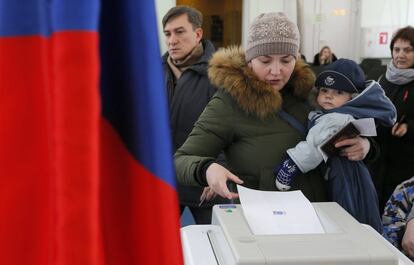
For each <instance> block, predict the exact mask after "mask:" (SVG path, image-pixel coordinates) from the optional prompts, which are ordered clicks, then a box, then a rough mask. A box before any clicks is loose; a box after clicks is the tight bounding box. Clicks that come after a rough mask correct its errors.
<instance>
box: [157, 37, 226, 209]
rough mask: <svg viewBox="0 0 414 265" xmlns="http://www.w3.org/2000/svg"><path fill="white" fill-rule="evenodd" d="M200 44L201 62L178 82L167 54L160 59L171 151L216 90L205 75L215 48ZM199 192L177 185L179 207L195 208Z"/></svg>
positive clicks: (186, 132) (196, 188)
mask: <svg viewBox="0 0 414 265" xmlns="http://www.w3.org/2000/svg"><path fill="white" fill-rule="evenodd" d="M202 44H203V48H204V53H203V55H202V56H201V58H200V60H199V61H198V62H196V63H195V64H194V65H192V66H190V67H189V68H188V69H186V70H185V71H184V72H183V73H182V75H181V77H180V79H178V80H177V81H176V80H175V76H174V74H173V72H172V71H171V69H170V67H169V65H168V63H167V58H168V53H166V54H164V55H163V57H162V62H163V68H164V73H165V81H166V87H167V95H168V104H169V109H170V123H171V126H170V127H171V137H172V141H173V148H174V149H173V150H174V152H175V151H176V150H177V149H178V148H179V147H180V146H181V145H182V144H183V143H184V142H185V140H186V139H187V137H188V135H189V134H190V132H191V131H192V129H193V126H194V123H195V122H196V121H197V120H198V117H199V116H200V114H201V112H203V110H204V108H205V106H206V105H207V103H208V102H209V101H210V98H211V97H212V96H213V95H214V93H215V92H216V88H215V87H214V86H213V85H212V84H211V83H210V81H209V79H208V76H207V69H208V61H209V59H210V58H211V56H212V55H213V53H214V52H215V48H214V46H213V44H212V43H211V42H210V41H208V40H202ZM175 82H176V85H175V86H174V83H175ZM202 191H203V188H201V187H191V186H182V185H178V194H179V197H180V204H181V205H188V206H198V204H199V202H200V195H201V193H202ZM223 202H225V201H223ZM211 203H212V202H205V203H203V206H211Z"/></svg>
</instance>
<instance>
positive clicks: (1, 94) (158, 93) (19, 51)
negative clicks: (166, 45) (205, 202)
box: [0, 0, 182, 265]
mask: <svg viewBox="0 0 414 265" xmlns="http://www.w3.org/2000/svg"><path fill="white" fill-rule="evenodd" d="M164 93H165V92H164V87H163V82H162V70H161V62H160V53H159V46H158V39H157V29H156V19H155V8H154V3H153V1H148V0H102V1H99V0H26V1H25V0H0V172H1V173H0V213H1V217H0V264H13V265H14V264H16V265H17V264H18V265H21V264H25V265H26V264H28V265H30V264H39V265H52V264H53V265H55V264H58V265H69V264H82V265H83V264H91V265H98V264H99V265H115V264H116V265H118V264H119V265H121V264H122V265H123V264H132V265H134V264H182V254H181V245H180V239H179V212H178V203H177V194H176V191H175V184H174V174H173V165H172V154H171V145H170V136H169V128H168V121H167V119H168V118H167V117H168V115H167V103H166V96H165V94H164Z"/></svg>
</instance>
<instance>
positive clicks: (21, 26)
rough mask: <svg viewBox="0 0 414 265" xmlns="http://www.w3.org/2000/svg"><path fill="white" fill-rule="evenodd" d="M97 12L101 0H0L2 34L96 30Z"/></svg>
mask: <svg viewBox="0 0 414 265" xmlns="http://www.w3.org/2000/svg"><path fill="white" fill-rule="evenodd" d="M98 16H99V0H54V1H51V0H0V37H13V36H22V35H43V36H45V37H47V36H49V35H50V34H51V33H53V32H57V31H67V30H87V31H96V30H97V28H98V21H99V17H98ZM16 18H18V19H16Z"/></svg>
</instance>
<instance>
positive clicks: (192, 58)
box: [167, 42, 204, 80]
mask: <svg viewBox="0 0 414 265" xmlns="http://www.w3.org/2000/svg"><path fill="white" fill-rule="evenodd" d="M203 53H204V49H203V44H202V43H201V42H200V43H199V44H198V45H197V46H195V48H194V49H193V50H192V51H191V52H190V54H189V55H188V56H187V57H185V58H184V59H183V60H180V61H175V60H173V59H172V58H171V56H168V58H167V63H168V65H169V66H170V68H171V70H172V72H173V73H174V76H175V78H176V80H178V79H180V77H181V75H182V73H183V72H184V71H185V70H187V69H188V68H189V67H190V66H192V65H194V64H195V63H196V62H197V61H198V60H199V59H200V57H201V56H202V55H203Z"/></svg>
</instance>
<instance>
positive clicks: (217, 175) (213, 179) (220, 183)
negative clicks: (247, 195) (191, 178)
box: [206, 163, 243, 200]
mask: <svg viewBox="0 0 414 265" xmlns="http://www.w3.org/2000/svg"><path fill="white" fill-rule="evenodd" d="M206 179H207V183H208V186H209V187H210V188H211V189H212V190H213V191H214V192H215V193H217V194H218V195H220V196H221V197H223V198H227V199H230V200H231V199H237V198H238V197H239V194H237V193H234V192H230V191H229V189H228V188H227V181H228V180H230V181H233V182H235V183H237V184H243V181H242V180H241V179H239V178H238V177H237V176H236V175H233V174H232V173H231V172H230V171H228V170H227V169H226V168H225V167H223V166H221V165H219V164H217V163H213V164H211V165H210V166H209V167H208V168H207V172H206Z"/></svg>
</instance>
